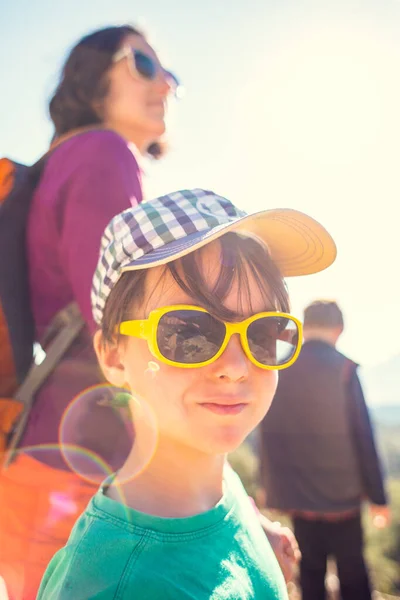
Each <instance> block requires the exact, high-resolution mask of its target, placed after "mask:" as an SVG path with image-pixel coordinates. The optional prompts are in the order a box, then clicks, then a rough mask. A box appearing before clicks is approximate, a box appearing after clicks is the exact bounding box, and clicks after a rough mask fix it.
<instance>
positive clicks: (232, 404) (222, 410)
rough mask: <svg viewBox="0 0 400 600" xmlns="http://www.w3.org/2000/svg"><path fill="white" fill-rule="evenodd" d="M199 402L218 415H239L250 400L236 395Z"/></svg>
mask: <svg viewBox="0 0 400 600" xmlns="http://www.w3.org/2000/svg"><path fill="white" fill-rule="evenodd" d="M199 404H200V406H202V407H203V408H205V409H207V410H209V411H211V412H213V413H215V414H218V415H237V414H239V413H241V412H242V411H243V410H244V409H245V408H246V406H247V405H248V402H246V401H244V399H243V398H241V397H238V396H236V397H225V398H215V399H214V398H212V399H210V400H208V401H207V402H200V403H199Z"/></svg>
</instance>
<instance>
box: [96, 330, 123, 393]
mask: <svg viewBox="0 0 400 600" xmlns="http://www.w3.org/2000/svg"><path fill="white" fill-rule="evenodd" d="M93 345H94V349H95V352H96V355H97V359H98V361H99V363H100V367H101V369H102V371H103V373H104V376H105V378H106V379H107V381H108V382H109V383H111V384H112V385H115V386H116V387H121V388H122V387H124V384H125V383H126V377H125V367H124V365H123V362H122V360H121V353H122V351H123V348H122V346H121V344H117V342H116V341H115V342H111V343H109V342H107V344H104V343H103V336H102V333H101V331H100V330H99V331H96V333H95V335H94V338H93Z"/></svg>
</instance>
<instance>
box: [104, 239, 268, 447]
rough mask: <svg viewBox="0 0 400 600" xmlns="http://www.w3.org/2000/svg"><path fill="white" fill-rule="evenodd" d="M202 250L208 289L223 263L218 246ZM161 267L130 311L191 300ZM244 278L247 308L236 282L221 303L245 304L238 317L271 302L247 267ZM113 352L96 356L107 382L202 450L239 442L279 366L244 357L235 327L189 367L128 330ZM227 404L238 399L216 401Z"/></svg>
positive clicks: (165, 431)
mask: <svg viewBox="0 0 400 600" xmlns="http://www.w3.org/2000/svg"><path fill="white" fill-rule="evenodd" d="M202 257H203V258H202V266H203V269H204V271H205V279H206V281H209V282H210V289H212V287H213V283H214V281H215V280H216V278H217V277H218V274H219V268H220V256H219V248H218V246H217V245H215V244H211V245H210V246H208V247H207V249H206V250H205V251H204V253H203V255H202ZM162 272H163V271H162V269H161V267H156V268H154V269H151V270H150V272H149V273H148V276H147V279H146V292H145V301H144V302H143V304H142V306H141V307H140V308H139V309H135V314H134V316H133V318H135V319H144V318H147V317H148V315H149V313H150V312H151V311H152V310H154V309H156V308H160V307H164V306H169V305H176V304H195V303H194V302H193V299H192V298H190V297H188V296H187V295H186V294H185V292H184V291H183V290H182V289H181V288H180V287H179V286H178V285H177V283H176V282H175V281H174V279H173V278H172V276H171V275H170V274H169V272H168V273H167V274H166V276H165V277H164V279H163V280H162V282H161V283H160V278H161V274H162ZM249 280H250V291H251V303H252V308H251V309H250V306H249V302H248V300H246V298H245V297H243V296H245V295H243V296H242V297H241V295H240V291H239V289H238V286H237V284H236V283H235V284H234V285H233V287H232V290H231V291H230V293H229V295H228V296H227V298H226V301H225V305H226V307H227V308H229V309H231V310H233V311H235V312H237V313H238V314H242V312H243V311H244V314H243V318H246V317H248V316H250V315H251V314H254V313H258V312H263V311H265V310H274V309H275V307H273V306H266V305H265V300H264V299H263V297H262V295H261V292H260V290H259V288H258V286H257V284H256V282H255V281H254V279H253V278H252V277H251V275H250V273H249ZM108 352H109V355H108ZM112 352H114V355H112ZM117 354H118V356H116V351H115V350H114V351H112V350H109V351H107V350H105V351H104V352H103V356H100V362H101V363H102V364H103V367H104V366H105V365H106V368H105V369H104V370H105V372H106V373H107V376H108V378H109V379H110V381H111V383H113V384H114V385H122V383H125V384H127V385H128V387H129V388H130V390H131V391H132V394H133V395H134V396H135V395H136V396H137V397H138V399H139V400H140V399H142V400H145V401H146V402H147V403H148V404H149V405H150V406H151V408H152V409H153V411H154V413H155V415H156V418H157V421H158V427H159V435H160V436H161V437H163V438H166V441H167V440H168V442H171V443H176V444H179V445H180V446H184V447H186V448H187V449H188V450H189V448H191V449H192V450H197V451H201V452H205V453H207V454H221V453H226V452H231V451H232V450H234V449H235V448H237V446H238V445H239V444H241V442H242V441H243V440H244V438H245V437H246V436H247V435H248V433H250V432H251V431H252V430H253V429H254V427H256V425H257V424H258V423H259V422H260V420H261V419H262V418H263V416H264V415H265V414H266V412H267V411H268V409H269V407H270V405H271V402H272V398H273V395H274V393H275V389H276V386H277V382H278V373H277V371H267V370H263V369H260V368H258V367H256V366H255V365H253V364H252V363H251V362H250V361H249V360H248V358H247V357H246V355H245V353H244V351H243V349H242V346H241V343H240V340H239V337H238V336H237V335H234V336H233V337H232V338H231V339H230V341H229V344H228V346H227V348H226V350H225V352H224V353H223V354H222V356H221V357H220V358H219V359H217V360H216V361H215V362H214V363H212V364H210V365H207V366H205V367H200V368H194V369H181V368H178V367H173V366H169V365H166V364H164V363H161V362H159V361H157V359H155V358H154V357H153V356H152V354H151V353H150V351H149V349H148V346H147V342H146V341H145V340H141V339H138V338H133V337H124V338H123V339H122V340H121V342H120V344H119V346H118V349H117ZM112 363H115V368H114V369H111V370H110V369H109V368H107V367H109V366H110V365H111V364H112ZM149 363H150V367H149ZM151 363H153V364H154V363H157V365H158V366H159V369H158V370H154V369H152V368H151ZM110 373H111V375H110ZM113 373H114V374H115V376H114V375H113ZM112 379H113V380H112ZM226 404H232V405H237V406H236V407H235V408H233V409H232V410H229V411H226V410H225V409H224V408H220V407H221V405H226Z"/></svg>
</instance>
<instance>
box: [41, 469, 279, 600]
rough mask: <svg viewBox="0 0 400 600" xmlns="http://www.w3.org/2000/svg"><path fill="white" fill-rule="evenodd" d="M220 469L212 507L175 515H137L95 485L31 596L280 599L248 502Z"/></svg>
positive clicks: (275, 568)
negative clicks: (220, 485) (219, 494)
mask: <svg viewBox="0 0 400 600" xmlns="http://www.w3.org/2000/svg"><path fill="white" fill-rule="evenodd" d="M225 471H226V472H225V477H224V483H225V485H224V496H223V498H222V499H221V501H220V502H219V503H218V504H217V506H216V507H215V508H213V509H212V510H210V511H208V512H206V513H202V514H199V515H196V516H194V517H188V518H183V519H167V518H161V517H153V516H150V515H146V514H144V513H140V512H138V511H135V510H133V509H131V508H128V507H126V506H124V505H123V504H119V503H118V502H115V501H114V500H111V499H110V498H107V496H105V495H104V486H103V487H102V488H100V490H99V491H98V493H97V494H96V495H95V496H94V498H93V499H92V500H91V501H90V503H89V505H88V508H87V509H86V511H85V512H84V513H83V515H82V516H81V517H80V519H79V520H78V522H77V523H76V525H75V527H74V529H73V531H72V533H71V536H70V539H69V541H68V543H67V545H66V546H65V548H63V549H62V550H60V551H59V552H57V554H56V555H55V556H54V558H53V559H52V561H51V562H50V564H49V566H48V568H47V571H46V573H45V575H44V578H43V580H42V584H41V586H40V590H39V595H38V597H37V600H66V599H68V600H88V599H89V598H96V599H98V600H100V599H101V600H105V599H107V600H109V599H111V598H114V599H118V600H128V599H129V600H189V599H190V600H248V599H254V598H256V599H257V600H286V599H287V592H286V585H285V582H284V579H283V576H282V573H281V570H280V568H279V565H278V562H277V560H276V558H275V555H274V553H273V551H272V549H271V546H270V544H269V542H268V540H267V538H266V536H265V534H264V532H263V530H262V528H261V526H260V523H259V521H258V518H257V515H256V513H255V511H254V508H253V506H252V505H251V502H250V500H249V498H248V496H247V494H246V492H245V490H244V489H243V486H242V483H241V481H240V479H239V478H238V476H237V475H236V474H235V473H234V472H233V471H232V470H231V469H230V468H227V469H225Z"/></svg>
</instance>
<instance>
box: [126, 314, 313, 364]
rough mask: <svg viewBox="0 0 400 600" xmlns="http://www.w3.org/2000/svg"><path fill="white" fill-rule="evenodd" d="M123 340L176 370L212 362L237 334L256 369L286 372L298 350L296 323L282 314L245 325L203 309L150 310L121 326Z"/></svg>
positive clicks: (263, 316)
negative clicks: (132, 340) (143, 344)
mask: <svg viewBox="0 0 400 600" xmlns="http://www.w3.org/2000/svg"><path fill="white" fill-rule="evenodd" d="M119 332H120V333H121V334H123V335H128V336H132V337H137V338H142V339H144V340H147V344H148V347H149V350H150V352H151V354H152V355H153V356H154V357H155V358H157V359H158V360H160V361H161V362H163V363H165V364H167V365H172V366H175V367H181V368H184V369H185V368H186V369H188V368H196V367H205V366H206V365H209V364H211V363H213V362H214V361H216V360H217V359H218V358H219V357H220V356H221V354H222V353H223V352H224V350H225V349H226V347H227V345H228V342H229V340H230V339H231V337H232V335H234V334H238V335H239V336H240V341H241V344H242V347H243V350H244V352H245V354H246V356H247V358H248V359H249V360H250V361H251V362H252V363H253V364H254V365H256V366H257V367H260V369H267V370H277V369H286V368H287V367H290V365H292V364H293V363H294V362H295V360H296V359H297V357H298V355H299V352H300V349H301V344H302V337H303V335H302V325H301V322H300V321H299V320H298V319H296V318H295V317H293V316H292V315H289V314H287V313H281V312H262V313H258V314H256V315H253V316H252V317H249V318H248V319H245V320H244V321H240V322H238V323H237V322H235V323H232V322H225V321H220V320H219V319H217V318H216V317H214V316H213V315H211V314H210V313H209V312H208V311H207V310H205V309H204V308H200V307H198V306H190V305H185V304H180V305H177V306H165V307H164V308H158V309H156V310H153V311H152V312H151V313H150V315H149V318H148V319H140V320H133V321H124V322H123V323H121V324H120V325H119Z"/></svg>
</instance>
